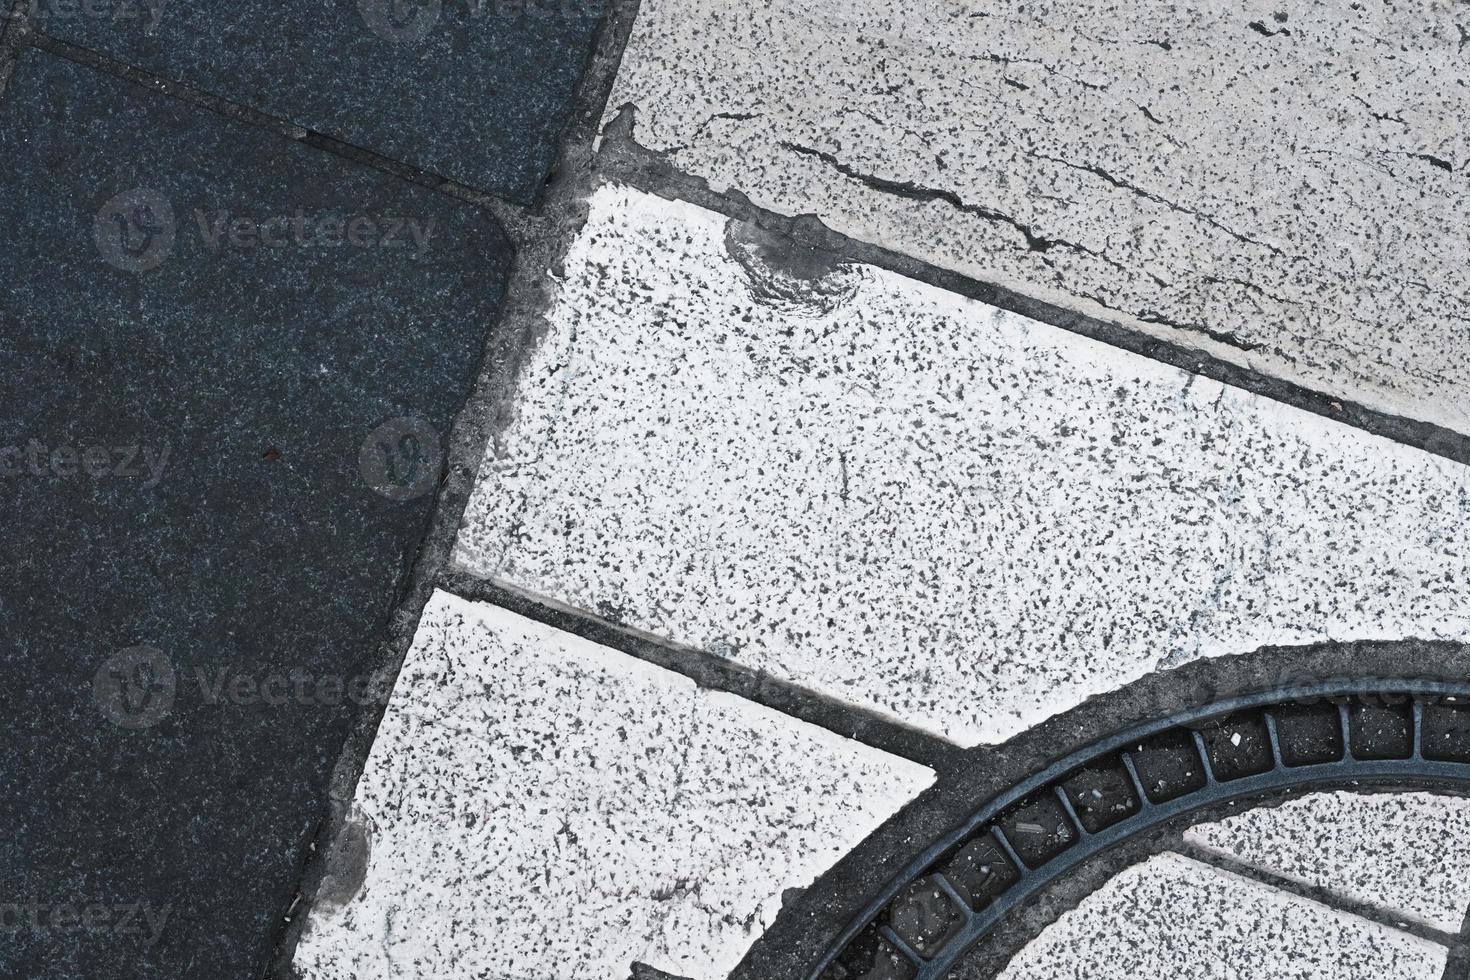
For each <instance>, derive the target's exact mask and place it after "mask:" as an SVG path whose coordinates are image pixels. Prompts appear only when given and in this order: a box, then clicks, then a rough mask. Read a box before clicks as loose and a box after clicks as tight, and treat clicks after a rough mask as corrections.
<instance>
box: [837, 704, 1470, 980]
mask: <svg viewBox="0 0 1470 980" xmlns="http://www.w3.org/2000/svg"><path fill="white" fill-rule="evenodd" d="M1333 788H1351V789H1355V790H1362V789H1365V788H1380V789H1383V790H1424V789H1429V790H1439V791H1443V792H1452V793H1461V794H1463V793H1465V792H1467V791H1470V684H1464V683H1446V682H1428V681H1419V682H1409V681H1385V682H1369V683H1365V682H1363V681H1349V682H1341V683H1326V684H1318V685H1313V686H1309V687H1300V688H1294V689H1288V690H1281V691H1277V692H1273V693H1270V694H1255V695H1249V696H1244V697H1238V698H1232V699H1228V700H1224V701H1219V702H1216V703H1213V704H1210V705H1208V706H1205V707H1201V708H1197V709H1193V710H1191V711H1188V712H1184V713H1181V714H1176V715H1174V716H1172V717H1170V718H1168V719H1166V720H1162V721H1157V722H1153V723H1148V724H1143V725H1139V726H1136V727H1133V728H1131V729H1129V730H1127V731H1124V732H1122V733H1120V734H1117V735H1115V736H1112V737H1109V738H1106V739H1103V740H1102V741H1100V742H1097V743H1095V744H1094V745H1092V746H1091V747H1090V748H1087V749H1084V750H1082V751H1080V752H1076V753H1073V754H1072V755H1069V756H1067V757H1066V758H1063V759H1061V760H1060V761H1058V762H1056V763H1055V764H1053V765H1051V766H1049V767H1048V768H1046V769H1045V770H1044V771H1042V772H1040V773H1038V774H1036V775H1035V776H1033V777H1031V778H1030V779H1027V780H1025V781H1024V782H1022V783H1020V784H1019V785H1017V786H1015V787H1014V788H1012V789H1010V790H1008V791H1006V792H1004V793H1002V794H1000V795H999V796H997V797H995V798H994V799H993V800H992V801H991V802H990V803H988V804H986V805H985V806H984V807H983V808H981V809H980V810H979V811H977V812H975V813H974V815H973V816H972V817H971V818H970V819H969V820H968V821H966V822H965V823H964V824H963V825H962V826H961V827H960V828H959V829H958V830H955V831H953V832H951V833H949V834H947V835H945V836H944V837H942V838H941V839H939V840H938V841H936V842H935V843H934V844H933V845H932V846H931V847H929V848H928V850H926V851H925V852H924V853H923V854H922V855H921V856H920V857H919V858H918V859H916V860H914V861H913V862H912V863H911V864H910V865H909V866H908V867H907V868H906V869H905V870H904V871H903V872H902V873H901V874H900V875H898V876H897V877H896V878H895V879H893V880H892V882H891V883H890V884H889V885H888V886H887V887H886V888H884V889H883V890H882V891H881V892H880V893H879V894H878V896H877V897H876V898H875V899H874V900H872V901H871V902H870V903H869V904H868V906H867V907H866V908H865V909H864V910H863V912H862V913H861V914H860V915H859V916H858V917H857V918H856V919H854V920H852V921H851V922H850V923H849V925H848V926H847V927H846V928H845V929H844V930H843V931H842V932H841V933H840V935H839V937H838V939H837V941H836V942H835V943H833V944H831V946H830V947H829V948H828V949H827V950H826V952H825V953H824V954H823V955H821V957H820V958H819V959H818V960H817V962H816V964H815V966H814V967H813V968H812V969H811V970H810V972H809V974H808V976H809V977H810V978H811V980H938V978H940V977H945V976H951V975H953V974H952V973H951V972H950V971H952V970H954V969H955V968H956V967H957V966H959V965H960V964H962V963H964V964H965V966H964V975H965V976H966V977H981V976H993V975H994V974H995V973H996V972H998V970H999V969H1001V968H1002V967H1003V966H1004V963H1005V960H1006V959H1008V958H1009V956H1008V955H1004V956H1001V955H997V954H995V953H991V954H989V955H986V954H985V948H984V947H985V946H986V944H987V943H988V942H990V941H993V940H994V937H995V936H996V935H997V934H999V933H1001V932H1003V931H1004V930H1005V929H1006V927H1007V925H1008V917H1010V916H1012V915H1013V913H1015V912H1016V911H1017V910H1018V909H1020V908H1022V907H1024V905H1025V904H1026V903H1027V902H1028V901H1029V900H1031V899H1033V898H1034V897H1035V896H1037V895H1038V894H1039V893H1041V892H1043V891H1044V890H1046V889H1049V888H1052V887H1053V886H1055V885H1056V884H1057V883H1058V882H1060V881H1062V880H1063V879H1065V878H1066V877H1067V876H1069V875H1073V874H1077V873H1079V872H1080V871H1081V870H1082V869H1084V868H1085V867H1086V866H1087V865H1088V863H1089V862H1093V861H1096V860H1098V859H1100V858H1101V856H1102V855H1103V854H1104V853H1105V852H1108V851H1110V850H1112V849H1116V848H1119V847H1120V846H1121V845H1124V844H1125V843H1127V842H1130V841H1133V840H1135V839H1137V838H1139V837H1141V836H1144V835H1147V834H1149V833H1151V832H1153V831H1156V830H1157V829H1159V828H1161V827H1166V826H1171V825H1176V824H1178V823H1179V821H1181V820H1188V819H1189V818H1192V817H1198V816H1199V815H1201V814H1205V813H1207V812H1209V811H1210V810H1212V809H1216V808H1220V807H1222V806H1230V805H1234V806H1240V805H1251V804H1253V803H1259V802H1266V801H1270V800H1272V799H1275V798H1279V797H1281V796H1282V795H1285V794H1292V793H1297V792H1300V791H1303V790H1323V789H1333ZM1002 945H1005V944H1002ZM1012 948H1014V947H1012ZM967 959H968V962H967ZM980 964H989V965H986V966H982V965H980Z"/></svg>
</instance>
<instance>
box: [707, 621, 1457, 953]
mask: <svg viewBox="0 0 1470 980" xmlns="http://www.w3.org/2000/svg"><path fill="white" fill-rule="evenodd" d="M1311 678H1329V679H1327V680H1320V681H1311V680H1310V679H1311ZM1283 681H1295V683H1288V684H1283V683H1282V682H1283ZM1302 681H1308V682H1305V683H1303V682H1302ZM1467 683H1470V645H1467V644H1464V643H1458V642H1453V641H1433V640H1413V639H1411V640H1392V641H1356V642H1346V643H1319V644H1310V645H1305V646H1298V647H1265V648H1261V649H1260V650H1257V651H1255V652H1253V653H1245V654H1238V655H1233V656H1226V657H1218V658H1211V659H1205V660H1199V661H1194V662H1192V663H1190V664H1187V665H1184V666H1182V667H1180V668H1177V669H1174V670H1170V671H1164V672H1158V673H1155V674H1151V675H1149V676H1147V677H1145V678H1143V679H1141V680H1139V681H1137V682H1135V683H1133V684H1130V685H1127V686H1126V687H1123V688H1120V689H1118V690H1116V691H1113V692H1110V693H1108V694H1105V695H1101V696H1099V697H1096V698H1093V699H1091V700H1089V701H1087V702H1085V703H1084V704H1081V705H1078V706H1077V707H1074V708H1072V709H1070V710H1068V711H1066V712H1064V713H1063V714H1060V715H1058V716H1056V717H1054V718H1051V719H1049V720H1047V721H1046V722H1043V723H1042V724H1040V725H1037V726H1035V727H1034V728H1032V729H1030V730H1028V731H1027V732H1025V733H1023V734H1022V735H1020V736H1017V737H1016V738H1015V739H1012V740H1011V741H1010V742H1007V743H1006V744H1004V745H1001V746H981V747H977V748H975V749H970V750H966V751H965V752H963V753H961V754H960V755H959V757H957V759H956V760H955V763H954V764H953V765H952V766H949V767H946V769H945V770H944V771H941V772H938V773H937V774H936V775H937V778H936V781H935V784H934V785H933V786H932V787H931V788H930V789H929V790H926V791H925V792H924V793H923V794H921V795H920V796H919V797H917V798H916V799H914V800H913V801H911V802H910V804H908V805H907V806H906V807H904V808H903V809H902V810H901V811H900V812H899V813H898V814H896V815H895V816H894V817H892V818H891V819H890V820H889V821H887V822H886V823H885V824H884V825H883V826H882V827H880V828H879V830H878V831H876V832H875V833H874V834H872V835H871V836H870V837H869V838H868V839H867V840H866V841H864V842H863V843H862V844H861V845H859V846H858V847H857V848H856V849H855V850H853V851H852V852H851V853H849V854H848V855H847V856H845V857H844V858H842V859H841V860H840V861H838V862H837V864H836V865H834V866H833V868H832V869H831V870H829V871H828V872H827V873H826V874H824V875H823V876H822V877H820V878H819V879H818V880H817V881H816V882H814V883H813V884H812V885H811V886H810V887H809V888H808V889H806V890H805V892H804V893H803V895H802V897H801V898H800V899H799V900H798V901H796V902H795V903H793V904H791V905H789V906H787V907H785V908H783V909H782V911H781V913H780V915H778V916H777V919H776V921H775V922H774V923H773V924H772V925H771V927H770V928H769V929H768V930H767V931H766V932H765V934H764V935H763V936H761V937H760V938H759V939H758V940H757V941H756V942H755V943H754V944H753V945H752V947H751V949H750V950H749V951H748V952H747V954H746V957H745V958H744V960H742V962H741V963H740V965H739V966H737V968H736V969H735V971H734V972H733V973H732V974H731V980H810V978H813V977H817V976H820V974H821V972H822V971H823V970H824V969H826V967H827V966H829V965H830V964H831V962H832V960H833V959H834V958H835V956H836V955H837V954H838V953H839V952H840V951H841V950H842V949H843V948H845V946H846V944H847V943H849V942H851V940H852V939H853V938H854V937H855V936H856V935H857V934H858V933H859V932H861V931H862V929H864V928H866V926H867V924H868V923H870V922H871V921H873V920H874V919H876V918H877V917H878V916H879V915H880V914H881V913H882V911H883V909H884V908H885V907H886V906H887V904H888V903H889V902H890V901H891V900H892V898H893V896H894V895H895V894H896V893H897V892H898V891H899V890H900V889H901V888H902V887H904V886H905V885H906V884H907V883H908V882H909V881H911V880H913V879H914V878H915V877H918V876H919V875H920V873H921V872H922V871H923V870H924V869H925V868H926V867H928V866H929V865H930V864H932V863H933V862H934V861H935V860H936V859H937V857H939V856H940V855H942V854H943V853H944V851H945V850H947V849H948V848H950V847H953V846H954V845H955V844H957V843H958V842H959V841H960V840H962V839H963V838H964V837H965V836H966V835H968V834H972V833H974V832H975V831H976V830H977V829H979V827H980V826H981V825H983V824H984V823H985V822H986V820H987V819H990V818H992V817H993V816H994V815H995V814H997V813H998V812H1000V811H1002V810H1004V809H1006V808H1007V807H1009V806H1011V805H1013V804H1015V803H1016V802H1018V801H1020V800H1022V799H1024V798H1025V797H1026V796H1027V795H1028V794H1030V793H1034V792H1035V791H1036V790H1037V789H1038V788H1040V787H1041V786H1043V785H1045V784H1046V783H1048V782H1052V781H1055V780H1056V779H1057V778H1058V777H1059V776H1062V775H1065V774H1066V773H1068V772H1070V771H1072V770H1073V769H1076V768H1077V767H1078V766H1079V765H1082V764H1085V762H1086V761H1087V760H1088V759H1091V758H1093V757H1094V756H1099V755H1107V754H1108V753H1109V752H1112V751H1118V750H1119V749H1120V748H1121V747H1122V746H1123V745H1125V744H1126V743H1128V742H1130V741H1132V740H1134V739H1138V738H1140V736H1144V737H1147V736H1150V735H1154V734H1157V733H1159V732H1162V731H1165V730H1168V729H1170V728H1174V727H1180V726H1188V725H1189V724H1191V723H1198V722H1200V721H1204V720H1208V719H1209V718H1212V717H1216V716H1219V715H1222V714H1230V713H1232V711H1240V710H1248V709H1251V708H1255V707H1262V706H1265V705H1269V704H1271V703H1274V702H1279V701H1286V700H1292V699H1297V700H1301V699H1310V698H1313V697H1328V696H1344V695H1351V694H1367V693H1375V692H1389V691H1396V692H1399V693H1410V692H1415V693H1421V694H1424V695H1428V696H1433V695H1436V694H1450V695H1454V694H1466V693H1467V688H1466V687H1465V685H1467ZM1213 695H1224V696H1222V697H1218V698H1217V697H1214V696H1213ZM1416 730H1417V726H1416ZM1450 765H1457V764H1450ZM1273 771H1274V770H1273ZM1296 771H1297V772H1300V771H1301V770H1296ZM1342 778H1343V777H1342V773H1341V772H1340V771H1338V772H1333V773H1328V772H1325V771H1323V772H1321V773H1320V775H1319V776H1318V778H1317V779H1316V782H1317V783H1319V784H1327V783H1332V782H1335V781H1340V780H1341V779H1342ZM1352 778H1354V779H1366V778H1368V773H1367V772H1366V770H1364V769H1363V768H1362V767H1361V765H1360V766H1359V767H1358V768H1357V769H1355V774H1354V776H1353V777H1352ZM1384 778H1386V779H1394V780H1398V781H1403V780H1405V779H1409V780H1414V779H1416V778H1426V779H1430V780H1433V779H1438V778H1441V774H1440V773H1438V772H1435V773H1431V774H1429V775H1427V776H1424V777H1417V776H1416V775H1415V774H1414V773H1412V772H1409V771H1407V770H1406V769H1405V768H1404V767H1403V765H1402V764H1400V765H1399V766H1398V767H1397V768H1394V769H1393V770H1392V772H1390V773H1387V774H1385V775H1384ZM1293 783H1294V784H1295V785H1302V786H1305V785H1310V783H1309V781H1308V780H1306V779H1295V780H1293ZM1235 786H1239V787H1240V789H1239V794H1240V795H1241V796H1250V795H1259V794H1260V793H1262V792H1269V791H1270V788H1269V787H1266V788H1264V789H1263V788H1262V786H1263V784H1261V783H1259V782H1256V783H1252V784H1251V787H1252V788H1246V785H1245V783H1243V782H1241V783H1236V784H1232V793H1234V792H1236V790H1235V789H1234V787H1235ZM1184 799H1185V800H1189V801H1193V800H1196V799H1197V796H1196V794H1190V795H1189V796H1187V797H1185V798H1184ZM976 800H988V801H989V802H987V803H986V804H985V805H984V806H983V807H981V808H980V809H978V810H977V809H976V806H975V801H976ZM1211 802H1218V800H1217V799H1216V798H1212V799H1211V800H1209V801H1206V803H1205V805H1208V804H1209V803H1211ZM1154 819H1155V820H1156V821H1158V820H1162V819H1164V818H1163V817H1161V816H1156V817H1155V818H1154ZM1124 824H1125V825H1127V826H1133V822H1132V819H1131V818H1130V820H1128V821H1125V822H1124ZM1146 829H1147V827H1139V828H1136V829H1134V831H1133V833H1132V835H1131V836H1137V835H1138V834H1140V833H1142V832H1143V830H1146ZM1120 839H1121V838H1120ZM1117 843H1118V841H1114V842H1113V843H1112V844H1109V845H1108V846H1110V847H1112V846H1116V844H1117ZM1049 864H1050V862H1049ZM1055 878H1056V876H1055V875H1050V874H1049V875H1048V879H1049V880H1055ZM962 911H963V910H962ZM981 914H983V913H971V917H972V919H974V920H976V921H978V919H979V918H980V915H981ZM967 921H968V920H967ZM958 945H959V946H960V947H963V943H959V944H958ZM946 948H948V947H946ZM818 951H823V953H822V954H820V957H819V953H818ZM814 961H818V962H819V965H818V966H817V967H816V968H815V969H814V968H813V963H814ZM924 962H925V963H927V962H929V961H924Z"/></svg>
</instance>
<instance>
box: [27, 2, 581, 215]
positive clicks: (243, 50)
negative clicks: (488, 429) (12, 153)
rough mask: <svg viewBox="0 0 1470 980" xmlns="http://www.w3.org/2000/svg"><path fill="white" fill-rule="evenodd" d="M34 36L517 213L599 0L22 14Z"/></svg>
mask: <svg viewBox="0 0 1470 980" xmlns="http://www.w3.org/2000/svg"><path fill="white" fill-rule="evenodd" d="M32 5H33V7H34V23H35V24H36V26H37V28H39V29H40V30H41V31H42V32H44V33H46V34H48V35H50V36H52V37H55V38H58V39H60V40H64V41H68V42H71V43H74V44H77V45H80V46H82V47H85V48H89V49H91V50H94V51H98V52H100V53H102V54H105V55H108V56H110V57H112V58H116V59H118V60H120V61H123V62H126V63H127V64H130V65H135V66H138V67H141V68H143V69H145V70H147V71H150V72H154V73H156V74H159V75H163V76H165V77H168V78H171V79H174V80H176V81H179V82H183V83H185V84H187V85H191V86H194V87H197V88H200V89H203V90H205V91H207V92H209V93H212V94H214V95H218V96H221V97H223V98H226V99H230V100H232V101H235V102H238V103H241V104H243V105H246V106H249V107H250V108H253V109H258V110H260V111H262V112H266V113H269V114H271V115H274V116H278V117H281V118H284V119H287V120H289V121H291V122H293V123H295V124H297V125H299V126H303V127H306V128H307V129H311V130H315V131H317V132H320V133H322V134H324V135H327V136H330V137H333V138H335V139H339V140H342V141H344V142H347V143H350V144H352V145H355V146H359V147H362V148H364V149H367V150H370V151H372V152H374V153H377V154H380V155H382V156H386V157H389V158H392V159H394V160H399V161H402V162H404V163H409V164H412V165H413V166H416V167H420V168H423V169H425V170H429V171H432V172H434V173H437V174H442V175H444V176H447V177H450V178H452V179H455V180H458V181H462V182H464V183H467V184H469V185H471V186H473V187H476V188H479V189H481V190H486V191H489V192H491V193H495V194H499V195H501V196H504V197H506V198H509V199H511V200H514V201H517V202H519V203H529V202H530V201H531V200H532V199H533V198H534V197H535V195H536V192H537V190H538V189H539V188H540V186H541V183H542V181H543V180H544V179H545V176H546V173H547V170H548V168H549V167H550V165H551V161H552V158H553V155H554V153H555V149H556V143H557V137H558V136H559V134H560V132H561V130H562V127H563V125H564V124H565V122H566V120H567V117H568V114H569V111H570V105H571V101H572V97H573V94H574V91H575V89H576V85H577V82H578V80H579V79H580V78H581V75H582V72H583V70H584V68H585V67H586V63H587V60H588V58H589V56H590V52H591V47H592V42H593V37H594V35H595V34H596V31H597V27H598V24H599V23H600V21H601V19H602V13H603V9H604V0H447V2H441V0H327V2H311V3H282V2H280V0H188V2H183V0H176V2H174V0H32Z"/></svg>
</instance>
